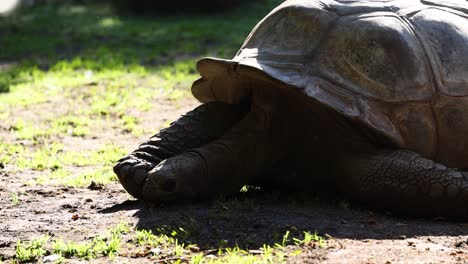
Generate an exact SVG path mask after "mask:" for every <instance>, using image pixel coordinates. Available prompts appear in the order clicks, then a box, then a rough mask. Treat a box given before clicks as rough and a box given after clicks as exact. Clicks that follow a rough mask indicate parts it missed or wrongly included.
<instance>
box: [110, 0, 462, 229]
mask: <svg viewBox="0 0 468 264" xmlns="http://www.w3.org/2000/svg"><path fill="white" fill-rule="evenodd" d="M197 70H198V72H199V73H200V75H201V77H200V79H198V80H197V81H195V82H194V84H193V86H192V93H193V95H194V96H195V97H196V98H197V99H198V100H199V101H200V102H202V103H203V104H202V105H201V106H199V107H197V108H196V109H194V110H193V111H190V112H188V113H187V114H185V115H184V116H182V117H181V118H179V119H178V120H176V121H175V122H173V123H172V124H171V125H170V126H169V127H168V128H166V129H163V130H161V131H160V132H159V133H158V134H156V135H155V136H153V137H151V138H150V139H149V141H146V142H145V143H143V144H142V145H140V146H139V147H138V148H137V149H136V150H135V151H133V152H132V153H131V154H129V155H127V156H126V157H124V158H122V159H121V160H120V161H119V162H118V163H117V164H116V165H115V167H114V171H115V173H116V174H117V175H118V178H119V180H120V182H121V183H122V185H123V186H124V188H125V189H126V190H127V191H128V192H129V193H130V194H131V195H133V196H135V197H137V198H140V199H143V200H148V201H167V200H172V199H193V198H196V197H206V196H211V195H215V194H220V193H233V192H236V191H238V190H239V189H240V188H241V187H242V186H243V185H254V186H265V187H267V186H276V187H280V188H292V189H297V190H302V191H304V190H305V191H307V190H312V189H314V188H321V189H324V188H326V190H331V191H337V192H340V193H342V194H344V195H345V196H346V197H349V198H350V199H354V200H358V201H360V202H364V203H367V204H372V205H374V206H377V207H379V208H383V209H385V210H393V211H395V212H399V213H405V214H413V215H418V216H441V217H445V218H451V219H465V220H466V219H468V171H467V172H465V171H464V170H468V2H467V1H465V0H421V1H419V0H395V1H393V0H374V1H365V0H321V1H319V0H288V1H285V2H284V3H283V4H281V5H280V6H278V7H277V8H276V9H274V10H273V11H272V12H271V13H270V14H268V15H267V16H266V17H265V18H264V19H263V20H261V21H260V22H259V23H258V24H257V26H256V27H255V28H254V29H253V31H252V32H251V33H250V35H249V36H248V38H247V40H246V41H245V43H244V44H243V46H242V47H241V49H240V50H239V52H238V53H237V55H236V56H235V57H234V58H233V59H232V60H224V59H215V58H205V59H202V60H200V61H199V62H198V64H197Z"/></svg>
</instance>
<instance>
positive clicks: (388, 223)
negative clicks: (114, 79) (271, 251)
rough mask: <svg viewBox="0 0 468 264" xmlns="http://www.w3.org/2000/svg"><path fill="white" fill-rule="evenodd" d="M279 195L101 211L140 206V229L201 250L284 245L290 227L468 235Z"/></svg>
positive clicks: (366, 234) (365, 235)
mask: <svg viewBox="0 0 468 264" xmlns="http://www.w3.org/2000/svg"><path fill="white" fill-rule="evenodd" d="M277 195H278V194H275V196H276V197H275V198H273V199H272V198H271V194H268V195H267V196H268V197H267V196H265V194H256V195H254V197H252V196H246V195H245V194H240V195H239V196H236V197H230V198H225V199H223V200H219V199H218V200H216V201H205V202H199V203H195V204H185V205H184V204H174V205H170V206H154V205H145V204H143V202H138V201H133V202H128V201H126V202H124V203H121V204H118V205H114V206H112V207H110V208H107V209H104V210H102V211H100V213H104V214H106V213H113V212H115V211H119V210H134V209H136V208H138V209H139V210H138V211H137V213H136V215H135V216H136V217H137V218H139V221H138V224H137V228H139V229H146V230H152V231H153V233H155V234H158V233H159V234H161V233H164V234H170V233H171V232H174V231H175V232H176V233H177V235H176V236H177V238H178V239H179V241H180V242H182V243H184V244H186V245H187V244H197V245H199V246H200V247H201V248H202V249H212V248H218V247H235V246H239V247H240V248H241V249H245V250H247V249H257V248H260V247H262V245H264V244H266V245H275V243H279V244H281V243H282V240H283V238H284V235H285V234H286V232H287V231H289V238H288V239H287V244H292V243H293V242H294V241H293V240H292V238H293V237H296V238H300V237H302V236H303V232H310V233H312V234H313V233H314V232H317V233H318V234H319V235H321V236H322V237H324V238H330V237H333V238H340V239H359V240H366V239H374V240H384V239H386V240H388V239H390V240H400V239H407V238H415V237H421V236H464V235H467V234H468V224H466V223H455V222H447V221H443V220H441V219H415V218H407V217H399V216H391V215H388V214H385V213H374V212H372V211H368V210H366V209H362V208H353V209H350V208H345V207H346V203H345V205H344V204H343V202H336V201H332V202H330V201H323V200H321V199H319V200H317V199H309V200H300V201H298V200H296V199H293V200H289V201H288V202H284V199H282V197H281V196H282V195H280V196H277ZM286 200H287V199H286ZM340 204H341V205H340ZM467 243H468V241H467Z"/></svg>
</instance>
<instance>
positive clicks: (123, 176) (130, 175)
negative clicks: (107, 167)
mask: <svg viewBox="0 0 468 264" xmlns="http://www.w3.org/2000/svg"><path fill="white" fill-rule="evenodd" d="M142 154H143V153H142V152H139V153H138V152H137V153H135V152H134V153H131V154H129V155H127V156H125V157H123V158H121V159H120V160H119V161H118V163H117V164H116V165H115V166H114V172H115V174H116V175H117V177H118V178H119V181H120V183H121V184H122V186H123V187H124V188H125V190H127V192H128V193H130V194H131V195H132V196H134V197H136V198H142V193H141V189H142V186H143V184H144V182H145V180H146V179H147V178H148V172H149V171H150V170H152V169H153V168H154V167H156V165H158V164H159V163H160V161H161V159H159V158H157V157H156V156H153V155H151V154H149V153H144V155H142Z"/></svg>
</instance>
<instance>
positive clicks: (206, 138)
mask: <svg viewBox="0 0 468 264" xmlns="http://www.w3.org/2000/svg"><path fill="white" fill-rule="evenodd" d="M246 110H247V109H246V107H245V106H240V105H229V104H225V103H220V102H212V103H206V104H203V105H201V106H199V107H197V108H195V109H194V110H192V111H190V112H188V113H186V114H185V115H183V116H182V117H181V118H179V119H178V120H176V121H175V122H173V123H172V124H171V125H170V126H169V127H168V128H165V129H162V130H161V131H160V132H159V133H157V134H156V135H154V136H152V137H151V138H150V139H149V140H148V141H146V142H144V143H143V144H141V145H140V146H139V147H138V148H137V149H136V150H134V151H133V152H132V153H130V154H129V155H127V156H125V157H123V158H122V159H120V160H119V161H118V163H117V164H116V165H115V166H114V172H115V173H116V174H117V176H118V178H119V180H120V183H121V184H122V185H123V187H124V188H125V189H126V190H127V191H128V192H129V193H130V194H131V195H133V196H135V197H137V198H142V187H143V184H144V181H145V180H146V179H147V177H148V176H147V174H148V171H150V170H151V169H153V168H154V167H155V166H156V165H158V164H159V163H160V162H161V161H163V160H165V159H167V158H170V157H174V156H176V155H179V154H182V153H184V152H186V151H187V150H189V149H192V148H196V147H200V146H203V145H205V144H207V143H209V142H211V141H213V140H215V139H217V138H219V137H220V136H222V135H223V134H224V133H225V132H226V131H227V130H228V129H229V128H231V127H232V126H233V125H234V124H236V123H237V122H238V121H239V120H241V119H242V117H243V116H244V115H245V113H246Z"/></svg>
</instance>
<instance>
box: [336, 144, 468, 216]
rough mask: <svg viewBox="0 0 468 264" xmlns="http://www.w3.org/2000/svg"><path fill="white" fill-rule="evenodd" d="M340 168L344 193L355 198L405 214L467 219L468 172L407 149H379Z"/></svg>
mask: <svg viewBox="0 0 468 264" xmlns="http://www.w3.org/2000/svg"><path fill="white" fill-rule="evenodd" d="M341 165H342V166H339V167H340V168H341V170H340V171H339V174H338V175H341V176H342V177H340V179H339V180H338V181H339V183H340V187H341V190H342V191H343V192H345V193H348V194H349V195H350V196H351V197H353V198H356V199H358V200H360V201H363V202H366V203H372V204H374V205H376V206H377V207H380V208H389V209H391V210H393V211H395V212H399V213H403V214H409V215H416V216H433V217H436V216H440V217H444V218H447V219H454V220H468V173H465V172H462V171H459V170H456V169H451V168H447V167H445V166H443V165H441V164H438V163H435V162H433V161H431V160H429V159H426V158H423V157H421V156H420V155H419V154H416V153H414V152H411V151H408V150H380V151H378V152H377V153H376V154H373V155H367V156H363V157H357V158H356V157H353V158H349V159H348V160H346V159H343V162H342V164H341Z"/></svg>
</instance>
